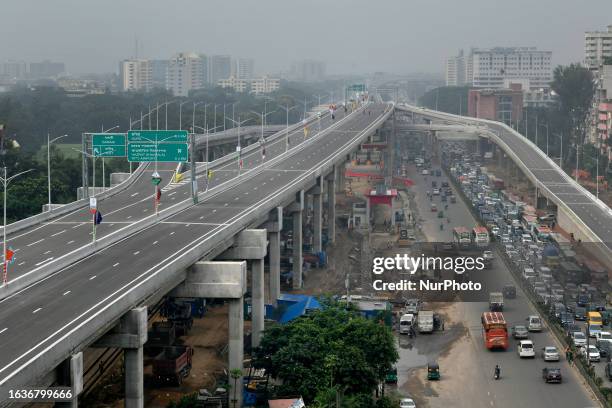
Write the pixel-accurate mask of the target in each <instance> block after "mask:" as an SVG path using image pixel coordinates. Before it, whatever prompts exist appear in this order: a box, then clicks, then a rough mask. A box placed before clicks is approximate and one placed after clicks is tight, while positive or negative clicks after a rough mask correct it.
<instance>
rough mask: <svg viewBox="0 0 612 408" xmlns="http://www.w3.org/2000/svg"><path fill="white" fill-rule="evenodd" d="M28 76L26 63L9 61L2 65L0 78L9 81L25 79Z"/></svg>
mask: <svg viewBox="0 0 612 408" xmlns="http://www.w3.org/2000/svg"><path fill="white" fill-rule="evenodd" d="M26 74H27V69H26V63H25V62H24V61H7V62H5V63H3V64H2V70H0V76H2V77H4V78H5V79H8V80H17V79H24V78H25V77H26Z"/></svg>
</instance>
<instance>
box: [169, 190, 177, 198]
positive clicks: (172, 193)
mask: <svg viewBox="0 0 612 408" xmlns="http://www.w3.org/2000/svg"><path fill="white" fill-rule="evenodd" d="M174 194H176V191H173V192H171V193H170V194H168V197H170V196H172V195H174Z"/></svg>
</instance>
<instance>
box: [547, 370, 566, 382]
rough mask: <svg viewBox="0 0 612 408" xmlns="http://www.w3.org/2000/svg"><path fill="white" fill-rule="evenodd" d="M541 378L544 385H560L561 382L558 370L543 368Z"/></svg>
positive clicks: (561, 378)
mask: <svg viewBox="0 0 612 408" xmlns="http://www.w3.org/2000/svg"><path fill="white" fill-rule="evenodd" d="M542 378H543V379H544V382H545V383H561V382H562V381H563V377H562V376H561V369H560V368H549V367H545V368H543V369H542Z"/></svg>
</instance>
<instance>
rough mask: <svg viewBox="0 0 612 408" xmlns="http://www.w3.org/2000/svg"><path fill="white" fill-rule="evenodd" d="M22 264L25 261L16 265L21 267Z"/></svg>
mask: <svg viewBox="0 0 612 408" xmlns="http://www.w3.org/2000/svg"><path fill="white" fill-rule="evenodd" d="M24 263H25V261H23V262H19V263H18V264H17V266H21V265H23V264H24Z"/></svg>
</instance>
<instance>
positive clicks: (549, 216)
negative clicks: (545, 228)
mask: <svg viewBox="0 0 612 408" xmlns="http://www.w3.org/2000/svg"><path fill="white" fill-rule="evenodd" d="M538 219H539V220H540V221H543V222H552V221H555V220H556V219H557V216H556V215H555V214H546V215H543V216H541V217H538Z"/></svg>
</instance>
